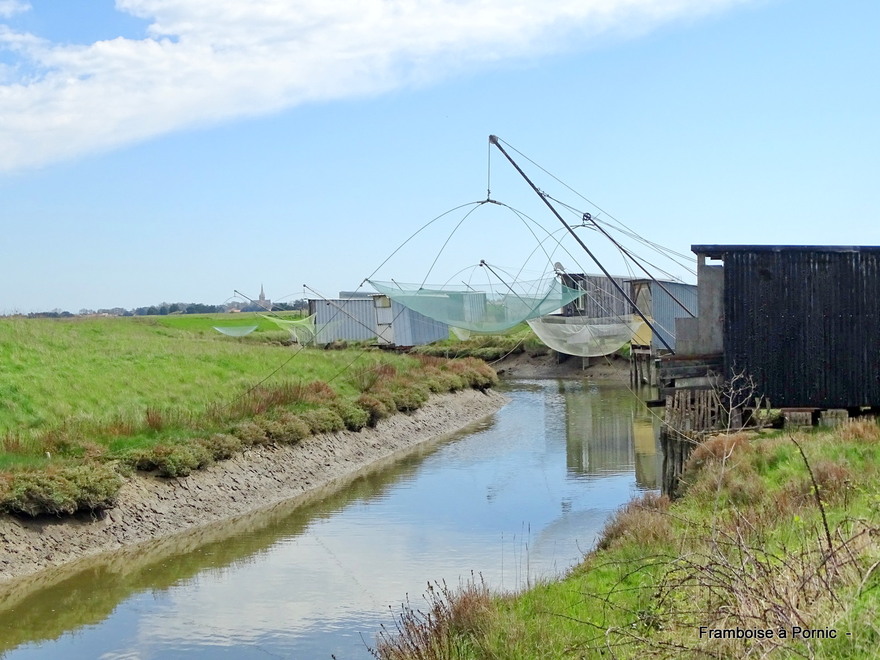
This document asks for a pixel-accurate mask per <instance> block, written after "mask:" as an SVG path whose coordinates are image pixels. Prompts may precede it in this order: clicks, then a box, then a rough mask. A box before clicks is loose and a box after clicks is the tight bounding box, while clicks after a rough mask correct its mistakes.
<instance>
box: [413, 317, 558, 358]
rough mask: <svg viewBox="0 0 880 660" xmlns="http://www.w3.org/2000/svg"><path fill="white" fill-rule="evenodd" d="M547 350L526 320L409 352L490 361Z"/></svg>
mask: <svg viewBox="0 0 880 660" xmlns="http://www.w3.org/2000/svg"><path fill="white" fill-rule="evenodd" d="M549 352H550V349H549V348H548V347H547V346H546V345H545V344H544V343H542V342H541V340H540V339H538V337H537V336H536V335H535V333H534V332H532V330H531V328H529V326H528V324H527V323H520V324H519V325H518V326H516V327H515V328H512V329H511V330H508V331H507V332H505V333H503V334H496V335H477V334H473V335H470V336H469V337H467V338H465V339H458V338H457V337H450V338H449V339H447V340H444V341H437V342H433V343H431V344H427V345H425V346H416V347H415V348H414V349H413V353H415V354H417V355H429V356H433V357H445V358H462V357H475V358H479V359H480V360H485V361H486V362H494V361H496V360H500V359H502V358H504V357H507V356H509V355H517V354H518V353H528V354H529V355H531V356H533V357H534V356H537V355H547V354H548V353H549Z"/></svg>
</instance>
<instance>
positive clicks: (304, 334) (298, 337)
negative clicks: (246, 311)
mask: <svg viewBox="0 0 880 660" xmlns="http://www.w3.org/2000/svg"><path fill="white" fill-rule="evenodd" d="M260 316H262V317H263V318H264V319H267V320H269V321H272V323H274V324H275V325H277V326H278V327H279V328H282V329H284V330H287V331H288V332H289V333H290V337H291V339H293V340H294V341H295V342H296V343H298V344H311V343H313V342H314V340H315V335H316V333H317V331H316V329H315V315H314V314H312V315H311V316H306V317H303V318H301V319H282V318H278V317H277V316H266V315H265V314H260Z"/></svg>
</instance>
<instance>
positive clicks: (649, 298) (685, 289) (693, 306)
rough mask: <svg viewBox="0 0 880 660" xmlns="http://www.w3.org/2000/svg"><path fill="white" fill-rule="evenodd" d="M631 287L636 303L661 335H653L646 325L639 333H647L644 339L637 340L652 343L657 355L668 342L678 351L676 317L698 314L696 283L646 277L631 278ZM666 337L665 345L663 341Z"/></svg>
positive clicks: (631, 295) (654, 352)
mask: <svg viewBox="0 0 880 660" xmlns="http://www.w3.org/2000/svg"><path fill="white" fill-rule="evenodd" d="M661 285H662V286H661ZM630 287H631V289H630V297H631V298H632V299H633V302H635V304H636V305H637V306H638V308H639V309H640V310H642V312H643V313H644V314H645V315H646V316H648V317H649V318H650V319H651V322H652V324H653V325H654V328H655V329H656V331H657V333H656V334H657V335H659V337H656V336H654V335H653V333H651V330H650V329H649V328H647V327H646V328H645V329H644V331H643V333H639V334H640V335H642V334H645V335H647V336H646V337H645V338H644V341H642V342H636V343H644V344H650V346H651V352H652V353H653V354H654V355H656V354H657V352H658V351H660V350H665V349H666V345H667V344H668V345H669V347H671V348H672V350H675V348H676V344H675V337H676V330H675V319H680V318H692V316H695V315H696V314H697V285H696V284H684V283H682V282H669V281H662V282H658V281H655V280H648V279H644V280H632V281H631V282H630ZM676 300H677V301H678V302H676ZM679 302H680V303H681V305H680V304H679ZM682 305H684V307H686V308H687V309H688V310H690V311H691V314H688V313H687V311H685V309H683V308H682ZM664 340H665V342H666V344H664V343H663V341H664Z"/></svg>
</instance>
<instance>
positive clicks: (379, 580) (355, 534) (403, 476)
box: [0, 381, 657, 660]
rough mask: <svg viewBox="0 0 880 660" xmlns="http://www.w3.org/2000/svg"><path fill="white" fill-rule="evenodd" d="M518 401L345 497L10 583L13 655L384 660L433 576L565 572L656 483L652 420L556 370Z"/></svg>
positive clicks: (616, 390)
mask: <svg viewBox="0 0 880 660" xmlns="http://www.w3.org/2000/svg"><path fill="white" fill-rule="evenodd" d="M509 397H510V399H511V402H510V404H509V405H508V406H506V407H505V408H504V409H502V410H501V411H500V412H499V413H497V414H496V415H495V416H494V417H493V418H491V419H490V420H488V421H486V422H484V423H482V424H480V425H478V426H476V427H473V428H471V429H469V430H468V432H466V433H464V434H461V435H459V436H458V437H456V438H453V439H451V440H449V441H448V442H444V443H441V444H439V445H435V446H433V447H430V448H425V449H424V450H422V451H420V452H419V454H418V455H413V456H411V457H409V458H407V459H405V460H403V461H401V462H399V463H397V464H395V465H394V466H392V467H387V468H385V469H382V470H378V471H375V472H371V473H369V474H365V475H362V476H361V477H359V478H357V479H355V480H354V481H352V482H351V483H350V484H348V485H347V487H346V488H344V489H343V490H342V491H339V492H336V493H332V494H324V495H323V496H322V497H320V498H317V497H316V498H315V499H314V501H312V502H310V503H306V504H305V505H302V506H299V507H297V508H293V507H291V506H287V507H285V506H280V507H276V508H275V509H273V510H272V511H269V512H264V513H263V514H261V515H259V516H249V517H247V518H243V519H239V520H237V521H234V522H232V523H230V524H228V525H224V526H222V527H214V528H210V529H208V530H199V531H197V532H194V533H193V534H190V535H187V536H184V537H179V538H177V539H175V540H173V541H164V542H161V543H156V544H152V545H149V546H145V547H140V548H138V549H137V550H136V551H128V552H124V553H120V554H118V555H115V556H114V557H112V558H110V559H109V560H107V561H105V562H103V563H101V564H95V565H93V566H90V567H89V568H88V569H86V570H83V571H81V572H80V573H78V574H75V575H70V576H67V577H65V578H64V579H61V580H59V581H57V582H56V583H54V584H49V585H47V586H45V587H44V588H42V589H40V590H33V589H30V588H29V587H28V585H27V584H25V583H22V584H21V585H18V587H16V588H13V589H7V590H5V592H0V654H2V656H3V657H4V658H9V659H10V660H12V659H14V660H22V659H26V658H59V657H64V658H105V659H111V658H115V659H122V658H127V659H134V658H139V659H146V658H172V657H179V656H182V655H186V656H187V657H188V658H189V657H191V658H217V657H230V658H233V657H234V658H250V657H254V658H265V657H267V656H269V657H271V656H277V657H285V658H326V659H329V657H330V655H331V654H335V655H336V656H337V657H338V658H340V659H341V658H368V657H369V654H368V653H367V647H366V643H365V641H364V640H366V642H367V643H370V642H372V640H373V636H374V634H375V632H376V631H377V630H378V629H379V626H380V625H381V624H383V623H384V624H386V625H387V624H391V623H392V616H391V614H390V612H389V607H390V608H394V609H396V608H397V606H398V605H399V603H400V602H401V600H403V599H404V597H405V596H406V594H410V595H411V597H413V599H414V601H417V600H418V594H420V593H422V592H423V591H424V588H425V586H426V584H427V582H428V581H431V580H440V579H445V580H446V581H447V582H448V583H450V584H455V583H456V582H457V581H458V580H459V579H460V578H461V577H462V576H463V577H464V578H467V577H468V576H469V575H470V572H471V571H474V572H477V573H480V574H482V575H483V577H484V578H485V579H486V580H487V581H488V582H489V584H490V585H491V586H493V587H495V588H501V589H511V588H518V587H521V586H522V585H523V584H526V583H528V582H531V581H533V580H535V579H536V578H539V577H542V576H548V575H552V574H554V573H558V572H560V571H563V570H566V569H567V568H568V567H569V566H571V565H572V564H573V563H575V562H576V561H577V560H578V559H579V558H580V556H582V553H583V552H585V551H586V550H588V549H589V548H590V547H591V546H592V544H593V543H594V542H595V538H596V535H597V534H598V533H599V531H600V530H601V528H602V526H603V525H604V523H605V520H606V519H607V516H608V515H609V514H610V513H611V512H612V511H613V510H614V509H616V508H617V507H618V506H619V505H620V504H622V503H623V502H625V501H626V500H627V499H629V497H631V495H632V494H633V493H634V492H635V491H636V490H637V489H639V488H649V487H652V486H653V485H654V484H656V476H657V471H656V466H655V463H656V460H655V459H656V457H657V454H656V443H655V440H654V436H653V434H652V433H653V429H652V426H651V424H650V417H649V416H647V414H646V413H642V412H641V410H642V409H641V404H639V402H638V401H637V400H636V399H635V398H634V397H633V396H632V395H631V394H630V393H629V392H628V391H627V390H626V389H625V388H620V387H610V386H609V387H606V386H596V385H590V384H583V383H580V382H574V381H572V382H560V383H556V382H553V381H541V382H531V383H520V384H517V385H516V386H515V387H514V388H513V389H512V390H511V391H510V392H509ZM42 581H43V582H46V581H47V580H46V579H43V580H42ZM36 582H37V580H35V581H34V583H36ZM3 651H5V653H3Z"/></svg>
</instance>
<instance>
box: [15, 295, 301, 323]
mask: <svg viewBox="0 0 880 660" xmlns="http://www.w3.org/2000/svg"><path fill="white" fill-rule="evenodd" d="M308 306H309V304H308V301H307V300H305V299H303V300H294V301H293V302H289V303H272V311H273V312H292V311H299V310H303V309H307V308H308ZM233 309H235V310H238V311H240V312H265V311H266V310H265V309H264V308H262V307H260V306H259V305H257V304H253V303H248V304H247V305H238V304H224V305H208V304H205V303H179V302H178V303H166V302H163V303H160V304H158V305H149V306H147V307H135V308H133V309H125V308H124V307H110V308H102V309H86V308H83V309H81V310H79V314H72V313H71V312H68V311H66V310H61V309H53V310H51V311H49V312H31V313H30V314H28V315H27V316H28V318H49V319H57V318H70V317H73V316H95V315H100V316H166V315H168V314H222V313H223V312H229V311H232V310H233Z"/></svg>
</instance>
